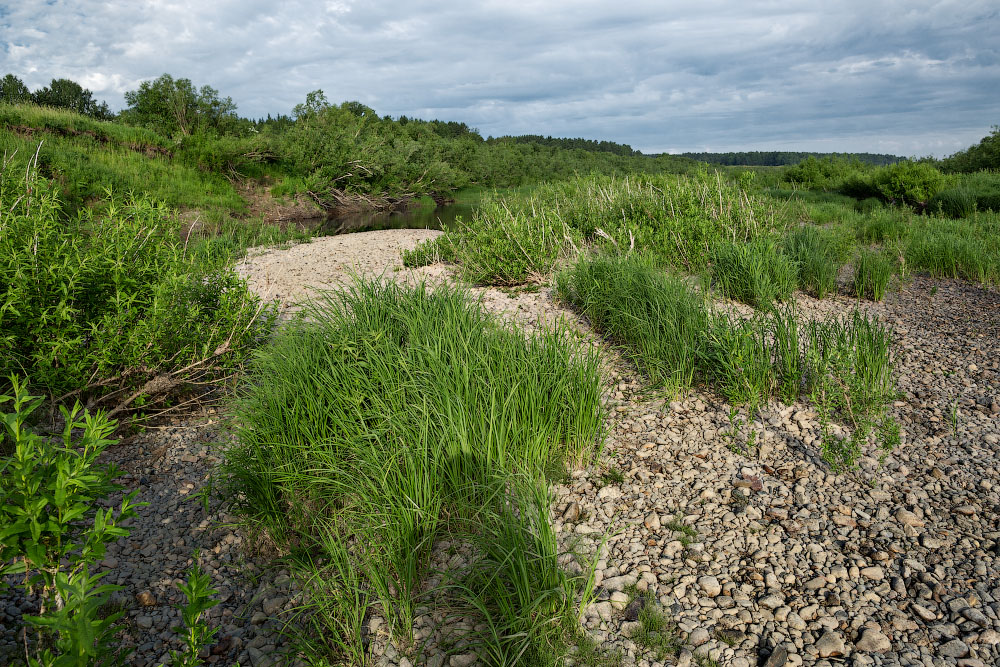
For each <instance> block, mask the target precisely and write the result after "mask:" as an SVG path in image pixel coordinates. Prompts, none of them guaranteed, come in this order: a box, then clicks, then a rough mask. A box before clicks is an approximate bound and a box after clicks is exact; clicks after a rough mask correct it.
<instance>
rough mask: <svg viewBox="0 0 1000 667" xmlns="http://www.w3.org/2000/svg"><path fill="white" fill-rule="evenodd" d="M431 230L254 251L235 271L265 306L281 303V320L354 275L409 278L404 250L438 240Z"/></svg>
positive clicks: (367, 234)
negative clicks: (297, 305) (306, 302)
mask: <svg viewBox="0 0 1000 667" xmlns="http://www.w3.org/2000/svg"><path fill="white" fill-rule="evenodd" d="M440 234H441V232H439V231H435V230H431V229H385V230H380V231H374V232H361V233H357V234H344V235H342V236H324V237H320V238H316V239H313V240H312V241H310V242H309V243H301V244H298V245H293V246H291V247H285V248H254V249H251V250H250V252H248V253H247V257H246V259H244V260H243V261H242V262H240V263H239V264H238V265H237V267H236V270H237V272H239V274H240V275H242V276H244V277H246V278H247V279H248V280H249V283H250V288H251V289H253V290H254V291H255V292H257V293H258V294H260V295H261V296H262V297H263V298H264V299H265V300H272V299H274V300H277V301H278V302H279V304H280V308H281V312H282V314H287V313H289V312H291V311H293V310H294V307H295V306H294V304H295V303H298V302H301V301H303V300H305V299H308V298H310V297H311V296H314V295H315V294H316V293H317V291H319V290H323V289H330V288H333V287H336V286H337V285H338V284H339V283H342V282H344V281H346V280H349V279H350V278H351V276H352V275H354V274H358V275H363V276H369V277H371V276H379V275H385V276H387V277H389V276H396V275H397V274H409V273H411V272H410V271H407V270H405V269H402V260H401V259H400V257H401V253H402V252H403V250H408V249H412V248H415V247H416V246H417V244H418V243H420V242H421V241H427V240H430V239H433V238H435V237H437V236H439V235H440Z"/></svg>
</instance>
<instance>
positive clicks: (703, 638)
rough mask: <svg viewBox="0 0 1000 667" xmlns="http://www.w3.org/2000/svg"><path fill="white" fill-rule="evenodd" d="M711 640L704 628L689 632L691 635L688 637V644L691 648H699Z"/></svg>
mask: <svg viewBox="0 0 1000 667" xmlns="http://www.w3.org/2000/svg"><path fill="white" fill-rule="evenodd" d="M711 638H712V636H711V635H710V634H708V630H706V629H705V628H695V629H694V630H692V631H691V634H690V635H688V644H691V646H701V645H702V644H705V643H707V642H708V640H709V639H711Z"/></svg>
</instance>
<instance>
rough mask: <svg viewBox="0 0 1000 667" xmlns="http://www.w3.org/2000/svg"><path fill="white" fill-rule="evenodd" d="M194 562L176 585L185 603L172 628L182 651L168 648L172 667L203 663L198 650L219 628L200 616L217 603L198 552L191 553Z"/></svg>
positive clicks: (185, 666)
mask: <svg viewBox="0 0 1000 667" xmlns="http://www.w3.org/2000/svg"><path fill="white" fill-rule="evenodd" d="M194 561H195V562H194V565H192V566H191V569H190V570H189V571H188V578H187V581H186V582H184V583H180V584H178V585H177V587H178V588H179V589H180V591H181V593H183V594H184V598H185V599H186V600H187V604H185V605H184V606H182V607H181V620H182V621H183V623H184V624H183V625H182V626H178V627H176V628H174V632H177V633H180V634H181V636H182V637H183V638H184V650H183V651H176V650H172V651H170V664H171V665H172V667H197V666H198V665H203V664H204V660H202V659H201V658H200V657H199V653H200V652H201V650H202V649H203V648H204V647H206V646H207V645H208V644H209V643H210V642H211V641H212V637H214V636H215V633H216V632H218V628H212V629H210V628H209V627H208V626H207V625H206V624H205V621H204V619H203V618H202V614H203V613H205V612H206V611H208V610H209V609H211V608H212V607H214V606H215V605H217V604H219V601H218V600H213V599H212V596H213V595H216V594H218V591H217V590H216V589H214V588H212V587H211V586H210V584H211V581H212V580H211V577H209V576H208V575H207V574H206V573H204V572H202V571H201V568H200V567H199V566H198V554H197V552H196V553H195V555H194Z"/></svg>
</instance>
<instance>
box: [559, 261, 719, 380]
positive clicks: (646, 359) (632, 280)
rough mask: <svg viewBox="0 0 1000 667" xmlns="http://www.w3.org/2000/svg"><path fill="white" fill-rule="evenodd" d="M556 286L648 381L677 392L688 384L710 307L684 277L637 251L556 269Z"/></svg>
mask: <svg viewBox="0 0 1000 667" xmlns="http://www.w3.org/2000/svg"><path fill="white" fill-rule="evenodd" d="M556 286H557V291H558V293H559V296H560V298H562V299H564V300H566V301H567V302H569V303H570V304H572V305H573V307H574V308H576V309H577V310H578V311H579V312H580V313H581V314H583V315H584V316H585V317H586V318H587V319H588V320H590V322H591V324H592V325H593V326H594V327H595V328H596V329H598V330H599V331H601V332H602V333H603V334H604V335H605V336H607V337H608V338H610V339H611V340H612V341H614V342H615V343H618V344H620V345H622V349H623V351H624V353H625V355H626V356H627V357H628V358H629V359H630V360H631V361H632V362H633V363H635V364H636V366H638V367H639V369H640V370H641V371H642V372H643V373H645V374H646V376H647V377H648V378H649V381H650V383H651V384H653V385H654V386H657V387H663V388H665V389H667V390H668V391H670V392H672V393H675V394H676V393H679V392H682V391H684V390H685V389H687V388H688V387H690V386H691V384H692V382H693V381H694V376H695V371H696V368H697V364H698V357H699V355H700V350H701V348H702V345H703V341H704V337H705V333H706V330H707V327H708V313H707V311H706V309H705V306H704V303H703V300H702V298H701V297H699V296H698V295H697V294H696V293H695V292H694V291H693V290H692V289H691V287H690V286H689V285H688V284H687V283H686V282H685V281H684V280H683V279H682V278H679V277H676V276H672V275H669V274H667V273H664V272H663V271H660V270H657V269H656V267H655V263H654V262H653V261H652V260H649V259H647V258H644V257H641V256H637V255H629V256H626V257H600V256H599V257H594V258H592V259H586V260H581V261H579V262H577V263H576V264H575V265H574V266H573V267H572V268H571V269H569V270H567V271H565V272H563V273H561V274H559V276H557V279H556Z"/></svg>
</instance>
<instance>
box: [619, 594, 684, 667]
mask: <svg viewBox="0 0 1000 667" xmlns="http://www.w3.org/2000/svg"><path fill="white" fill-rule="evenodd" d="M638 620H639V627H637V628H636V629H635V630H633V631H632V635H631V637H630V638H631V639H632V641H634V642H635V643H636V644H637V645H638V646H640V647H642V648H643V649H645V650H646V651H649V652H650V653H651V654H652V655H653V658H654V659H656V660H658V661H661V662H662V661H664V660H666V659H667V658H669V657H671V656H675V655H677V653H678V652H679V651H680V650H681V646H682V641H681V638H680V635H679V633H678V629H677V627H676V626H675V625H674V624H673V623H671V622H670V619H669V618H668V617H667V615H666V614H664V613H663V612H662V611H661V610H660V609H658V608H657V606H656V604H655V603H652V602H647V603H646V604H645V605H643V607H642V609H640V610H639V619H638Z"/></svg>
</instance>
